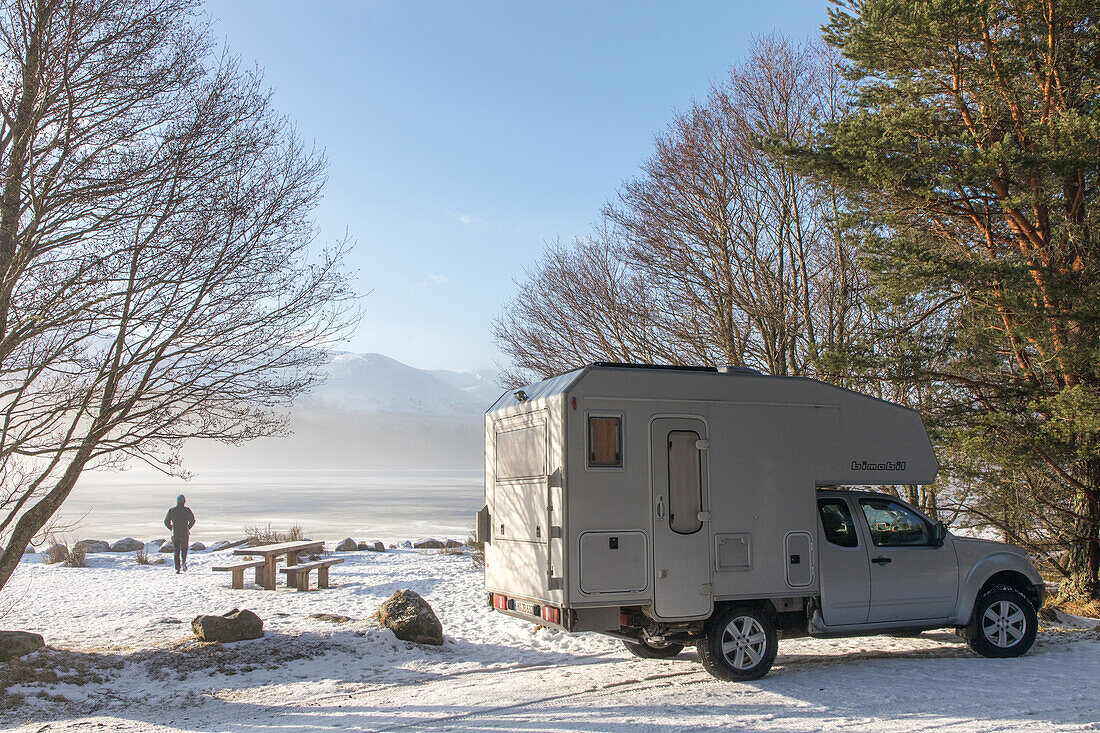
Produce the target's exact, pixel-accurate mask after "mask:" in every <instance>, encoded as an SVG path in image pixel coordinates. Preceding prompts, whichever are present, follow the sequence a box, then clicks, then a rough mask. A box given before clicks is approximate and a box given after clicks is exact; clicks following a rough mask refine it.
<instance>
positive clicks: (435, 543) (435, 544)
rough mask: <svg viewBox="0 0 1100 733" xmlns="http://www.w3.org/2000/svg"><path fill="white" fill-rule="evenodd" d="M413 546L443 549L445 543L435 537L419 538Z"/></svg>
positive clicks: (423, 548) (425, 548) (421, 548)
mask: <svg viewBox="0 0 1100 733" xmlns="http://www.w3.org/2000/svg"><path fill="white" fill-rule="evenodd" d="M413 547H415V548H416V549H418V550H442V549H443V543H442V542H440V541H439V540H435V539H425V540H417V541H416V542H414V543H413Z"/></svg>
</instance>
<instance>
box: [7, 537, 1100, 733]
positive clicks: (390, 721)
mask: <svg viewBox="0 0 1100 733" xmlns="http://www.w3.org/2000/svg"><path fill="white" fill-rule="evenodd" d="M341 556H342V557H344V558H345V563H344V564H342V565H338V566H336V567H335V568H334V569H333V571H332V580H333V582H334V583H336V584H337V587H335V588H332V589H328V590H320V591H313V592H310V593H297V592H294V591H290V590H286V589H282V588H280V589H279V590H278V591H275V592H268V591H263V590H260V589H258V588H256V587H255V586H254V585H252V584H251V583H246V587H245V589H243V590H239V591H234V590H232V589H231V588H229V576H228V574H227V573H213V572H211V571H210V567H211V566H212V565H213V564H215V563H216V562H218V563H220V562H225V560H226V559H227V557H228V553H210V552H199V553H192V555H191V557H190V563H191V568H190V572H188V573H185V574H180V575H177V574H175V572H174V571H173V569H172V567H171V566H170V565H168V566H140V565H137V564H136V563H135V562H134V557H133V555H132V554H129V553H128V554H120V555H115V554H111V555H107V554H102V555H101V554H95V555H90V556H89V565H90V566H89V567H88V568H65V567H59V566H48V565H45V564H44V563H43V562H42V557H41V556H30V557H29V558H28V559H26V560H25V561H24V563H23V564H22V565H21V566H20V568H19V571H18V572H17V573H16V575H15V576H14V578H13V580H12V582H11V583H10V584H9V586H8V587H6V588H5V589H4V591H3V595H2V596H0V614H3V615H2V617H0V625H2V626H3V627H4V628H9V629H25V630H28V631H36V632H39V633H41V634H43V635H44V636H45V637H46V640H47V643H48V645H49V647H50V648H49V649H47V650H44V651H42V652H38V653H36V654H33V655H30V656H29V657H26V658H24V660H22V661H21V662H19V663H18V669H19V670H23V673H22V674H21V675H19V676H18V679H16V680H15V681H14V683H13V684H12V685H11V686H10V687H9V688H8V689H7V690H6V692H7V693H8V694H12V693H15V694H19V695H22V696H24V697H23V700H22V701H21V702H20V703H18V704H17V705H15V706H14V707H11V706H9V707H4V706H3V702H0V727H12V726H14V727H15V729H16V730H20V731H39V730H43V729H44V726H46V725H48V726H49V728H48V730H50V731H58V730H85V729H90V728H102V729H108V730H121V731H181V730H185V731H206V730H217V731H268V730H277V729H281V730H345V729H352V730H371V731H383V730H385V731H389V730H429V729H430V730H457V731H466V730H479V731H481V730H525V731H542V730H547V731H549V730H553V731H629V732H630V733H637V732H639V731H648V730H667V729H693V730H711V729H714V730H742V729H753V730H761V731H810V730H839V729H845V730H848V729H856V730H875V731H930V730H942V729H947V730H957V731H966V732H970V731H983V732H984V731H1004V730H1025V729H1028V730H1031V729H1035V728H1036V727H1037V726H1038V727H1039V728H1041V729H1043V730H1067V731H1070V730H1074V731H1078V730H1100V722H1098V721H1100V696H1097V694H1096V691H1097V688H1096V680H1097V679H1100V632H1097V631H1095V630H1093V629H1092V628H1089V627H1090V626H1096V625H1097V624H1100V622H1097V621H1095V620H1090V619H1082V618H1080V617H1075V618H1068V617H1066V618H1064V619H1063V620H1064V621H1066V623H1064V624H1057V625H1055V626H1054V627H1052V628H1045V629H1044V630H1043V631H1041V633H1040V638H1039V641H1038V642H1037V643H1036V646H1035V648H1034V649H1033V650H1032V651H1031V652H1030V653H1029V654H1028V655H1027V656H1025V657H1023V658H1020V659H1006V660H991V659H981V658H978V657H976V656H975V655H973V654H972V653H971V652H970V651H969V650H968V649H967V647H966V646H965V645H964V644H962V643H961V642H960V640H958V639H957V637H955V636H954V635H952V634H950V633H949V632H948V631H947V630H943V631H937V632H927V633H925V634H923V635H921V636H920V637H917V638H899V637H891V636H879V637H865V638H854V639H830V640H820V639H795V640H788V641H784V642H781V644H780V653H779V657H778V658H777V661H776V666H775V667H774V668H773V670H772V672H771V673H770V674H769V675H768V676H767V677H765V678H764V679H762V680H759V681H757V682H753V683H741V684H731V683H723V682H718V681H715V680H713V679H712V678H710V677H709V676H708V675H707V674H706V673H705V672H703V671H702V669H701V668H700V667H699V665H698V663H697V661H696V660H695V655H694V653H693V651H692V650H687V651H685V652H684V653H682V654H681V655H680V656H679V657H677V658H676V659H673V660H667V661H652V660H641V659H637V658H634V657H632V656H630V655H629V654H628V653H627V652H625V651H624V650H622V648H621V646H620V645H619V644H618V642H616V641H614V640H612V639H609V638H606V637H601V636H598V635H595V634H576V635H570V634H565V633H562V632H556V631H552V630H547V629H538V630H536V627H534V626H533V625H531V624H528V623H524V622H522V621H519V620H517V619H512V618H509V617H506V616H503V615H500V614H498V613H495V612H493V611H491V610H490V609H489V608H488V607H487V606H486V604H485V598H484V592H483V588H482V580H481V573H480V570H479V569H478V568H476V567H475V566H474V565H473V563H472V561H471V559H470V558H469V557H468V556H466V555H459V554H445V553H442V552H439V551H417V550H411V549H400V550H389V551H387V552H385V553H370V552H355V553H341ZM246 580H247V579H246ZM400 588H411V589H412V590H415V591H417V592H418V593H420V594H421V595H422V596H424V598H425V599H427V600H428V602H429V603H430V604H431V605H432V607H433V608H434V609H435V611H436V613H437V614H438V615H439V617H440V619H441V620H442V622H443V628H444V634H445V637H446V641H445V643H444V645H443V646H442V647H438V648H434V647H422V646H417V645H414V644H409V643H406V642H402V641H399V640H397V639H396V638H395V637H394V636H393V634H392V633H391V632H389V631H388V630H384V629H381V628H379V627H378V625H377V624H376V623H375V622H374V621H372V620H371V615H372V614H373V613H374V611H375V609H376V608H377V607H378V606H379V605H380V604H381V603H382V601H384V600H385V599H386V598H387V597H389V595H390V594H392V593H393V592H394V591H395V590H398V589H400ZM233 607H241V608H249V609H251V610H253V611H255V612H256V613H258V614H259V615H260V617H261V618H263V619H264V622H265V632H266V635H265V637H264V638H263V639H258V640H255V641H249V642H241V643H239V644H231V645H224V646H222V645H204V644H200V643H198V642H196V641H194V640H193V639H192V638H191V636H190V619H191V618H192V617H193V616H195V615H197V614H199V613H224V612H226V611H228V610H229V609H230V608H233ZM321 613H329V614H341V615H344V616H348V617H350V618H351V619H352V620H351V621H349V622H346V623H334V622H332V621H327V620H321V619H318V618H314V617H313V616H312V614H321ZM13 664H14V663H13ZM13 669H16V668H15V667H13ZM36 671H37V674H36ZM45 672H48V674H46V673H45ZM3 674H4V667H3V666H0V675H3ZM13 676H14V675H13ZM36 677H37V679H36ZM4 692H5V691H4V690H2V689H0V697H2V695H3V693H4Z"/></svg>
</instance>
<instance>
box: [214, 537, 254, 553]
mask: <svg viewBox="0 0 1100 733" xmlns="http://www.w3.org/2000/svg"><path fill="white" fill-rule="evenodd" d="M247 542H248V538H247V537H244V538H241V539H239V540H221V541H219V542H215V543H214V544H212V545H210V548H209V549H210V551H211V552H221V551H222V550H228V549H230V548H232V547H240V546H241V545H243V544H246V543H247Z"/></svg>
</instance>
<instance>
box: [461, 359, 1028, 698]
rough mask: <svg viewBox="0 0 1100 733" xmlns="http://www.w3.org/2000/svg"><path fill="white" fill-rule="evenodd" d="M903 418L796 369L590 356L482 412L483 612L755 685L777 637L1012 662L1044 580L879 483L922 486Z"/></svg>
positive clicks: (1003, 549) (1014, 553)
mask: <svg viewBox="0 0 1100 733" xmlns="http://www.w3.org/2000/svg"><path fill="white" fill-rule="evenodd" d="M937 470H938V464H937V461H936V457H935V455H934V453H933V451H932V446H931V444H930V443H929V440H928V435H927V433H926V432H925V429H924V425H923V423H922V422H921V418H920V415H919V414H918V413H916V412H915V411H913V410H910V409H908V408H905V407H902V406H899V405H895V404H891V403H889V402H884V401H882V400H879V399H875V398H873V397H869V396H867V395H863V394H860V393H858V392H853V391H850V390H846V389H842V388H839V387H836V386H833V385H830V384H826V383H824V382H819V381H816V380H813V379H803V378H792V377H771V376H764V375H761V374H760V373H758V372H755V371H753V370H749V369H744V368H718V369H715V368H703V367H699V368H695V367H657V366H651V365H630V364H609V363H597V364H593V365H591V366H588V367H584V368H582V369H578V370H576V371H572V372H569V373H568V374H563V375H561V376H558V377H554V378H552V379H547V380H545V381H542V382H538V383H536V384H531V385H527V386H525V387H523V388H522V389H517V390H515V391H513V392H508V393H506V394H504V395H503V396H501V397H500V399H498V400H497V402H496V403H495V404H493V406H492V407H491V408H490V409H489V410H488V412H487V413H486V415H485V507H484V508H483V509H482V510H481V511H480V512H479V513H478V536H479V538H480V539H481V541H483V542H484V543H485V587H486V591H487V596H488V602H489V603H490V604H491V605H492V607H493V608H494V609H495V610H496V611H498V612H500V613H504V614H508V615H510V616H515V617H517V618H520V619H525V620H528V621H530V622H532V623H536V624H542V625H544V626H550V627H553V628H558V629H564V630H566V631H571V632H579V631H594V632H599V633H602V634H607V635H609V636H613V637H617V638H619V639H621V640H622V641H623V642H624V643H625V645H626V648H627V649H629V650H630V651H631V652H633V653H634V654H636V655H638V656H640V657H645V658H667V657H671V656H675V655H676V654H678V653H679V652H680V651H681V650H682V649H683V648H684V647H685V646H695V647H696V648H697V650H698V656H699V659H700V661H701V662H702V664H703V666H704V667H705V668H706V670H707V671H708V672H710V673H711V674H712V675H714V676H715V677H717V678H719V679H724V680H748V679H756V678H758V677H761V676H763V675H764V674H766V673H767V671H768V669H769V668H770V667H771V664H772V662H773V661H774V659H775V654H776V645H777V638H778V637H779V636H780V635H782V636H783V637H785V638H786V637H791V636H799V635H807V634H809V635H811V636H853V635H862V634H879V633H884V632H892V633H919V632H920V631H922V630H925V629H931V628H940V627H944V626H953V627H957V628H958V630H959V633H960V634H961V635H962V636H963V637H964V638H966V639H967V641H968V642H969V644H970V646H971V647H972V648H973V649H974V650H975V651H976V652H978V653H979V654H981V655H983V656H988V657H1012V656H1018V655H1020V654H1023V653H1024V652H1026V651H1027V650H1028V649H1029V648H1030V647H1031V644H1032V642H1033V641H1034V638H1035V632H1036V627H1037V620H1036V609H1037V608H1039V606H1040V605H1041V604H1042V601H1043V597H1044V592H1045V589H1044V585H1043V581H1042V579H1041V578H1040V576H1039V574H1038V573H1037V572H1036V571H1035V568H1034V567H1032V565H1031V562H1030V561H1029V560H1028V558H1027V556H1026V554H1025V553H1024V552H1023V551H1022V550H1021V549H1019V548H1016V547H1013V546H1010V545H1004V544H1000V543H995V542H988V541H982V540H976V539H969V538H962V537H956V536H953V535H951V534H950V533H949V532H948V531H947V529H946V528H945V526H944V525H943V524H942V523H940V522H936V521H933V520H932V519H930V518H928V517H927V516H925V515H924V514H923V513H921V512H920V511H918V510H917V509H915V508H914V507H912V506H910V505H909V504H906V503H905V502H904V501H900V500H899V499H897V498H895V497H894V496H892V495H888V494H884V493H881V492H872V491H859V490H845V489H842V488H840V487H845V486H849V487H860V486H864V487H865V486H883V485H902V484H928V483H931V482H932V481H933V480H934V479H935V477H936V472H937Z"/></svg>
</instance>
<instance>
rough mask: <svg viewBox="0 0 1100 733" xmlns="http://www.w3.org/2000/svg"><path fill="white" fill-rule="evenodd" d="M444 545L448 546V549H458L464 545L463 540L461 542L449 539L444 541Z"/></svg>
mask: <svg viewBox="0 0 1100 733" xmlns="http://www.w3.org/2000/svg"><path fill="white" fill-rule="evenodd" d="M443 546H444V547H445V548H447V549H448V550H454V549H457V548H459V547H463V544H462V543H461V542H459V541H458V540H447V541H446V542H444V543H443Z"/></svg>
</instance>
